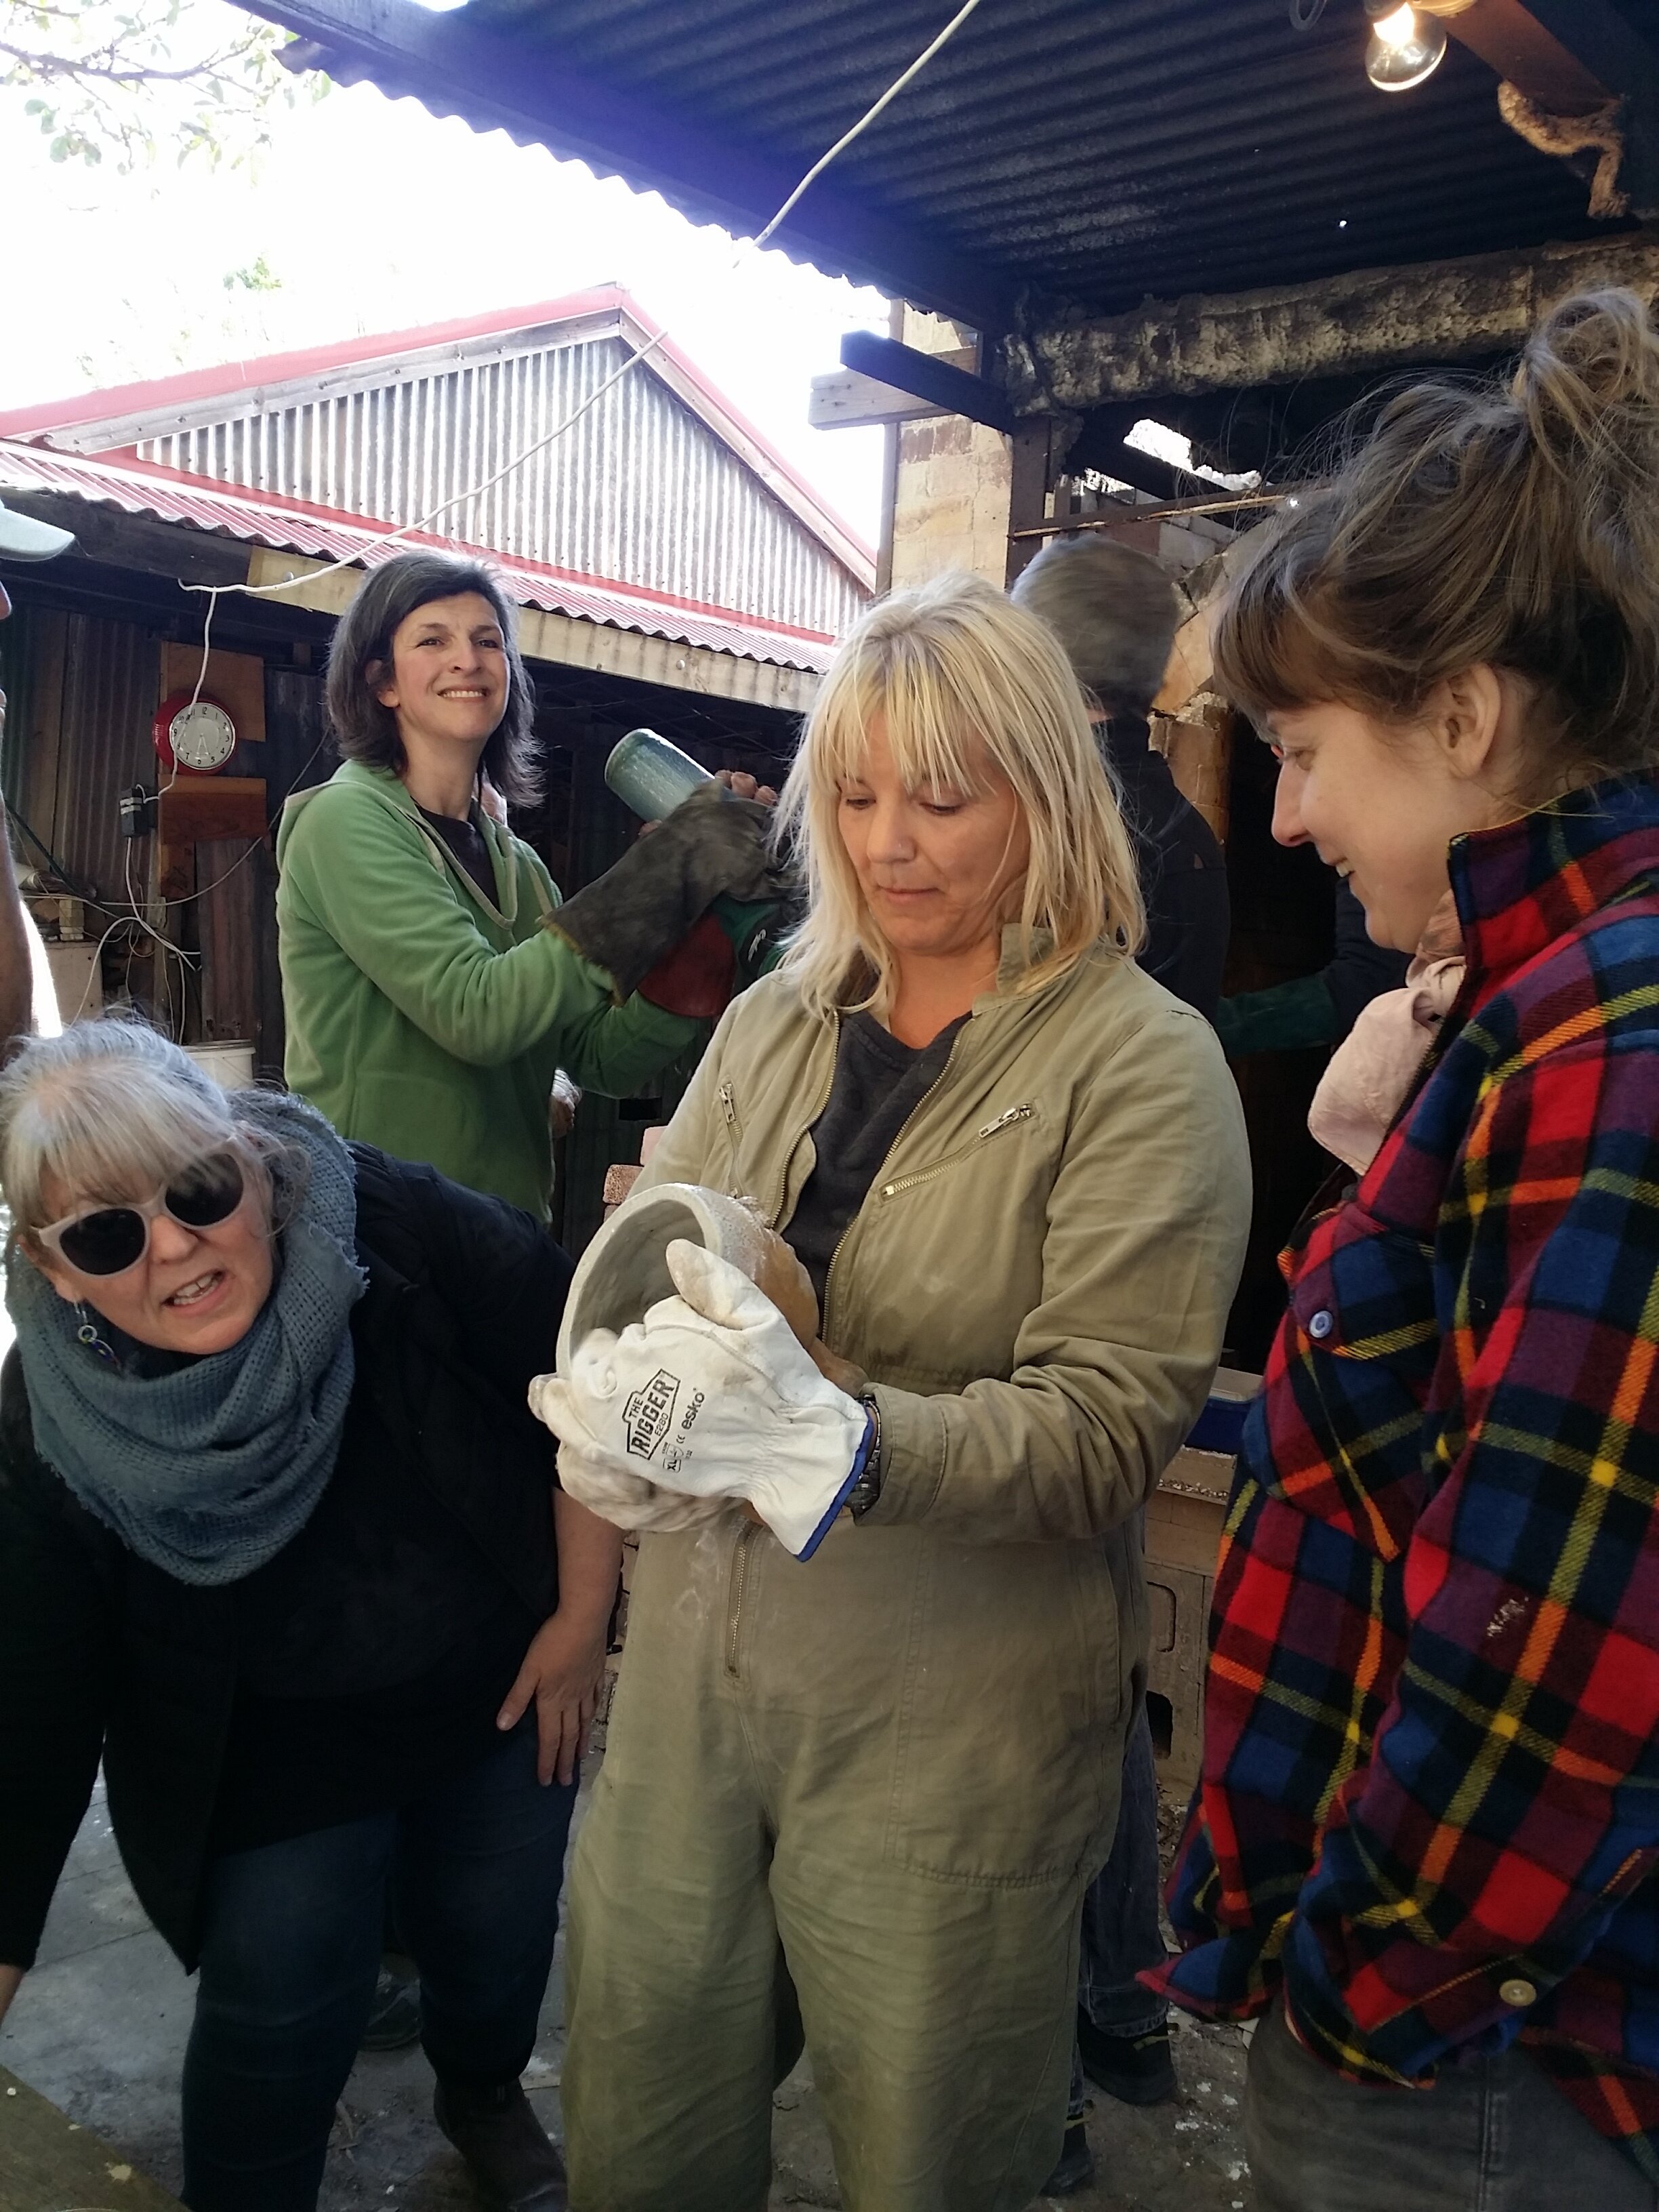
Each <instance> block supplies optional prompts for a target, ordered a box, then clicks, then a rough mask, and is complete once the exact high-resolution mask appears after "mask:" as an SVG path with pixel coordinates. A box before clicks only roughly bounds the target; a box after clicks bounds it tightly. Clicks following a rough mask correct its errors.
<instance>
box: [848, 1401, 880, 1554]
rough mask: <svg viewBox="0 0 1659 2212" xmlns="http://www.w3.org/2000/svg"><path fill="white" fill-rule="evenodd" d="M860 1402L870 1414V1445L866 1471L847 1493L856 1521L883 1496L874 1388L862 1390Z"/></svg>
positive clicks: (866, 1457) (878, 1421) (878, 1419)
mask: <svg viewBox="0 0 1659 2212" xmlns="http://www.w3.org/2000/svg"><path fill="white" fill-rule="evenodd" d="M859 1403H860V1406H862V1407H864V1410H865V1412H866V1413H868V1415H869V1416H870V1423H871V1435H870V1447H869V1449H868V1451H867V1452H866V1455H865V1460H864V1472H863V1474H860V1477H859V1479H858V1480H857V1481H856V1482H855V1483H854V1485H853V1487H852V1488H851V1489H850V1490H849V1491H848V1493H847V1503H848V1508H849V1510H851V1512H852V1516H853V1518H854V1520H855V1521H861V1520H862V1519H863V1518H864V1516H865V1515H866V1513H867V1512H868V1511H869V1510H870V1508H871V1507H872V1505H873V1504H875V1502H876V1500H877V1498H879V1497H880V1496H881V1477H882V1466H881V1407H880V1405H879V1403H878V1401H877V1397H876V1394H875V1392H874V1391H873V1390H860V1392H859Z"/></svg>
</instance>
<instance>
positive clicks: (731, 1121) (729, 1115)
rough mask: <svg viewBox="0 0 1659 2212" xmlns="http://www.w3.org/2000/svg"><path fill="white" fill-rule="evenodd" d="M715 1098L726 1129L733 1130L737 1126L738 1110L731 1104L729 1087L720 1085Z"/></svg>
mask: <svg viewBox="0 0 1659 2212" xmlns="http://www.w3.org/2000/svg"><path fill="white" fill-rule="evenodd" d="M715 1096H716V1097H718V1098H719V1100H720V1111H721V1113H722V1114H724V1115H725V1116H726V1127H728V1128H732V1129H735V1128H736V1127H737V1126H738V1109H737V1108H736V1107H735V1106H734V1105H733V1104H732V1086H731V1085H730V1084H729V1083H722V1084H721V1085H720V1089H719V1091H717V1092H716V1093H715Z"/></svg>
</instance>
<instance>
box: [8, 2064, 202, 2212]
mask: <svg viewBox="0 0 1659 2212" xmlns="http://www.w3.org/2000/svg"><path fill="white" fill-rule="evenodd" d="M0 2176H3V2177H4V2178H3V2179H0V2204H3V2206H4V2208H5V2212H63V2208H64V2206H65V2205H73V2206H75V2208H76V2212H118V2208H119V2212H183V2208H182V2207H181V2206H180V2204H179V2200H178V2198H177V2197H170V2196H169V2195H168V2194H167V2191H166V2190H165V2189H163V2188H162V2187H161V2184H160V2183H159V2182H155V2181H151V2180H150V2179H149V2177H148V2176H147V2175H145V2174H143V2173H140V2172H139V2171H138V2169H137V2166H134V2165H133V2164H132V2163H131V2160H128V2159H125V2158H124V2157H123V2156H122V2155H121V2154H120V2152H119V2151H118V2150H116V2149H115V2148H113V2147H112V2145H111V2144H109V2143H106V2142H103V2141H102V2140H101V2138H100V2137H99V2136H95V2135H94V2134H93V2132H92V2130H90V2129H89V2128H83V2127H79V2126H77V2125H76V2124H75V2123H74V2122H73V2121H71V2120H70V2118H69V2116H68V2114H67V2113H64V2112H59V2111H58V2107H57V2106H56V2105H54V2104H51V2103H49V2102H48V2101H47V2100H46V2098H45V2097H43V2096H41V2095H40V2092H39V2091H38V2090H35V2089H31V2088H29V2087H27V2084H26V2083H24V2082H21V2081H19V2080H18V2078H17V2076H16V2075H15V2074H9V2073H8V2072H7V2071H6V2069H5V2068H4V2067H3V2066H0Z"/></svg>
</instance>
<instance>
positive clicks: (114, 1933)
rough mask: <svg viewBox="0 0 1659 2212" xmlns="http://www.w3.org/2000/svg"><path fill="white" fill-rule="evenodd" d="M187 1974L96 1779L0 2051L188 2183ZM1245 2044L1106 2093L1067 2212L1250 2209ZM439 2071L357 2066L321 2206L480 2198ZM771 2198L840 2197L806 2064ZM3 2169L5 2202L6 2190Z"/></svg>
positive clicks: (405, 2057) (535, 2078) (790, 2095)
mask: <svg viewBox="0 0 1659 2212" xmlns="http://www.w3.org/2000/svg"><path fill="white" fill-rule="evenodd" d="M562 1972H563V1962H562V1955H561V1957H560V1959H559V1960H557V1961H556V1964H555V1966H554V1972H553V1979H552V1984H551V1985H550V1988H549V1990H548V1993H547V2002H546V2004H545V2006H544V2008H543V2013H542V2033H541V2039H540V2041H539V2043H538V2045H537V2051H536V2056H535V2058H534V2060H533V2062H532V2066H531V2070H530V2072H529V2074H528V2075H526V2084H525V2086H526V2089H527V2090H528V2092H529V2094H530V2098H531V2101H532V2104H533V2105H534V2106H535V2107H536V2109H537V2111H538V2112H539V2113H540V2115H541V2117H542V2118H543V2120H544V2122H545V2124H546V2125H547V2126H548V2128H549V2130H550V2132H551V2133H552V2134H554V2135H555V2136H557V2135H558V2134H559V2133H560V2117H559V2075H560V2068H561V2063H562V2057H563V2036H562V2032H561V2028H560V2025H559V2023H560V2021H561V2020H562V2015H563V2005H564V1991H563V1979H562ZM191 2002H192V1994H191V1985H190V1984H189V1982H188V1981H187V1980H186V1978H185V1975H184V1974H183V1973H182V1972H180V1970H179V1966H178V1963H177V1961H176V1960H174V1959H173V1955H172V1954H171V1953H170V1952H169V1951H168V1950H167V1947H166V1945H165V1944H164V1943H163V1942H162V1941H161V1937H160V1936H157V1935H156V1934H155V1931H154V1929H151V1928H150V1926H149V1923H148V1922H147V1921H146V1920H145V1918H144V1916H143V1912H142V1911H141V1910H140V1908H139V1905H138V1902H137V1899H136V1898H135V1897H134V1895H133V1893H132V1891H131V1888H130V1887H129V1886H128V1883H127V1881H126V1877H125V1875H124V1873H123V1872H122V1869H121V1863H120V1860H119V1857H118V1855H117V1852H116V1849H115V1844H114V1839H113V1838H112V1835H111V1833H110V1829H109V1820H108V1816H107V1814H106V1809H105V1807H104V1803H103V1799H102V1792H101V1790H100V1793H99V1796H97V1798H95V1799H94V1803H93V1805H92V1807H91V1808H90V1810H89V1811H88V1815H87V1819H86V1821H85V1823H84V1824H83V1826H82V1830H81V1833H80V1835H79V1837H78V1838H76V1844H75V1849H74V1851H73V1853H72V1854H71V1856H70V1863H69V1865H68V1867H67V1868H66V1869H65V1871H64V1879H63V1881H62V1882H61V1883H60V1884H59V1886H58V1896H57V1899H56V1901H55V1902H54V1904H53V1906H52V1918H51V1921H50V1923H49V1924H48V1927H47V1930H46V1942H45V1944H44V1946H43V1948H42V1950H41V1954H40V1963H39V1965H38V1966H36V1968H35V1970H34V1972H33V1973H31V1974H30V1975H29V1976H28V1977H27V1979H26V1980H25V1982H24V1984H23V1986H22V1988H21V1990H20V1991H19V1993H18V1996H17V1999H16V2002H15V2004H14V2005H13V2007H12V2009H11V2012H10V2014H9V2016H8V2018H7V2020H6V2022H5V2025H4V2026H3V2027H0V2065H4V2066H9V2068H10V2069H12V2070H13V2072H15V2074H16V2075H19V2076H20V2077H21V2079H22V2080H23V2081H27V2082H28V2083H29V2084H31V2085H32V2086H33V2087H34V2088H37V2089H39V2090H40V2091H41V2092H42V2093H44V2094H45V2095H46V2096H47V2097H49V2098H51V2099H52V2101H53V2103H55V2104H57V2105H58V2106H62V2108H63V2109H64V2111H65V2112H68V2113H69V2115H70V2118H72V2119H74V2120H76V2121H79V2122H81V2123H82V2124H83V2125H86V2126H89V2127H91V2128H94V2129H95V2130H97V2131H98V2132H99V2133H100V2135H101V2136H104V2137H105V2138H106V2140H107V2141H108V2142H110V2143H111V2144H112V2145H113V2146H114V2147H115V2148H116V2149H117V2150H118V2152H119V2153H120V2154H121V2155H122V2156H123V2157H124V2158H126V2159H130V2160H131V2161H132V2163H133V2164H134V2165H135V2166H137V2167H139V2168H140V2169H141V2170H142V2171H143V2172H148V2173H149V2174H151V2175H153V2176H154V2177H155V2179H156V2180H157V2181H159V2182H161V2183H162V2184H163V2185H165V2186H166V2187H168V2188H171V2189H173V2190H176V2189H177V2188H178V2186H179V2065H180V2062H181V2059H182V2057H183V2052H184V2046H185V2036H186V2035H187V2033H188V2032H189V2027H190V2013H191ZM1245 2050H1246V2043H1245V2039H1244V2037H1243V2035H1242V2034H1241V2033H1240V2032H1239V2031H1238V2030H1237V2029H1234V2028H1221V2029H1211V2028H1206V2027H1198V2026H1196V2025H1194V2023H1192V2022H1189V2021H1181V2022H1180V2023H1179V2027H1178V2032H1177V2034H1176V2070H1177V2072H1178V2074H1179V2075H1180V2079H1181V2087H1182V2095H1181V2099H1180V2101H1179V2102H1178V2103H1177V2104H1175V2105H1168V2106H1160V2107H1158V2108H1156V2109H1154V2110H1152V2111H1151V2112H1136V2111H1132V2110H1131V2109H1129V2108H1128V2107H1127V2106H1123V2105H1120V2104H1117V2103H1115V2101H1114V2100H1112V2099H1111V2098H1109V2097H1107V2096H1104V2095H1102V2094H1097V2096H1096V2099H1095V2106H1094V2110H1093V2112H1092V2113H1091V2117H1090V2121H1089V2133H1090V2140H1091V2143H1092V2144H1093V2147H1094V2150H1095V2155H1096V2160H1097V2166H1098V2169H1099V2170H1098V2176H1097V2181H1096V2184H1095V2185H1094V2186H1093V2187H1091V2188H1090V2189H1088V2190H1085V2191H1081V2192H1079V2194H1077V2195H1075V2196H1073V2197H1066V2198H1065V2199H1063V2200H1062V2199H1060V2198H1053V2199H1047V2200H1039V2203H1053V2204H1055V2205H1059V2204H1061V2203H1064V2204H1065V2205H1066V2206H1068V2207H1071V2208H1073V2212H1249V2203H1250V2195H1249V2184H1248V2180H1247V2179H1246V2173H1245V2166H1244V2152H1243V2130H1242V2127H1241V2124H1240V2120H1241V2104H1242V2100H1243V2066H1244V2057H1245ZM431 2101H432V2081H431V2075H430V2073H429V2071H428V2068H427V2064H426V2062H425V2060H424V2059H423V2058H422V2056H421V2054H420V2051H418V2050H415V2051H400V2052H397V2053H394V2054H391V2055H388V2056H384V2057H365V2058H362V2059H361V2060H360V2061H359V2062H358V2064H357V2067H356V2071H355V2072H354V2073H353V2075H352V2076H351V2079H350V2081H349V2083H348V2085H347V2087H346V2093H345V2096H344V2098H343V2100H342V2103H341V2107H340V2113H339V2118H338V2122H337V2125H336V2129H335V2133H334V2142H333V2146H332V2149H331V2154H330V2157H329V2164H328V2172H327V2176H326V2178H325V2182H324V2185H323V2193H322V2197H321V2199H320V2203H319V2212H366V2208H368V2206H370V2205H373V2206H375V2207H378V2208H380V2212H482V2201H481V2200H480V2199H479V2198H478V2197H477V2195H476V2194H475V2192H474V2191H473V2190H472V2188H471V2184H470V2183H469V2181H468V2179H467V2176H466V2172H465V2168H464V2167H463V2166H462V2165H461V2162H460V2160H459V2159H458V2158H457V2157H456V2155H455V2154H454V2153H453V2151H452V2150H451V2149H450V2148H449V2147H448V2145H447V2143H446V2142H444V2141H443V2139H442V2138H441V2136H439V2134H438V2132H437V2130H436V2129H435V2126H434V2125H433V2123H432V2117H431ZM775 2104H776V2111H777V2118H776V2124H775V2130H774V2138H773V2140H774V2148H775V2171H776V2179H775V2186H774V2189H773V2194H772V2200H771V2203H772V2207H773V2209H774V2212H777V2208H780V2207H783V2206H787V2205H806V2206H823V2207H836V2206H838V2205H839V2204H840V2203H841V2198H840V2196H839V2194H838V2193H837V2191H836V2184H835V2175H834V2170H833V2168H832V2166H831V2164H830V2160H829V2142H828V2138H827V2136H826V2135H825V2132H824V2128H823V2118H822V2114H821V2112H820V2110H819V2107H818V2104H817V2098H816V2095H815V2093H814V2091H813V2088H812V2085H811V2075H810V2072H809V2071H808V2070H807V2069H806V2068H805V2066H803V2068H802V2069H799V2071H798V2072H797V2073H796V2074H795V2075H793V2076H792V2077H791V2079H790V2080H789V2081H787V2082H786V2083H785V2085H784V2087H782V2088H781V2090H780V2091H779V2092H778V2094H777V2097H776V2100H775ZM4 2196H5V2191H4V2185H3V2175H0V2203H3V2202H4Z"/></svg>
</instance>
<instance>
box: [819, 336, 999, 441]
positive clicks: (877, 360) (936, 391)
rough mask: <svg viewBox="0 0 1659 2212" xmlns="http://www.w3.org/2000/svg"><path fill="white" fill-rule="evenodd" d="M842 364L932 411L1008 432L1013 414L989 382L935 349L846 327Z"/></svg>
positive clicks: (930, 412) (931, 412)
mask: <svg viewBox="0 0 1659 2212" xmlns="http://www.w3.org/2000/svg"><path fill="white" fill-rule="evenodd" d="M841 358H842V367H843V368H854V369H857V370H858V371H859V372H860V374H862V375H865V376H873V377H878V378H879V379H880V380H881V381H882V382H883V383H884V384H890V385H892V386H894V388H895V389H896V390H897V391H899V392H912V393H914V394H915V397H916V398H918V399H924V400H926V401H927V403H928V406H927V412H928V413H929V414H933V415H965V416H967V418H968V420H969V422H983V423H984V424H985V426H986V428H987V429H991V430H1012V428H1013V427H1014V417H1013V414H1012V410H1011V409H1010V408H1009V405H1008V403H1007V401H1006V398H1004V397H1003V395H1002V393H1001V392H1000V391H999V390H998V389H997V387H996V386H995V385H994V384H988V383H987V381H986V380H985V379H984V378H983V377H982V376H974V375H971V374H969V371H968V370H967V369H965V368H955V367H953V366H952V364H951V362H948V361H942V360H941V359H940V358H939V355H938V354H936V353H922V352H921V351H920V350H919V349H917V348H916V347H915V346H908V345H901V344H900V343H899V342H898V340H897V339H896V338H880V337H877V336H876V334H875V332H874V331H848V332H847V334H846V335H845V337H843V338H842V342H841Z"/></svg>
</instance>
